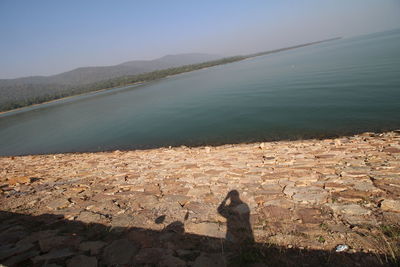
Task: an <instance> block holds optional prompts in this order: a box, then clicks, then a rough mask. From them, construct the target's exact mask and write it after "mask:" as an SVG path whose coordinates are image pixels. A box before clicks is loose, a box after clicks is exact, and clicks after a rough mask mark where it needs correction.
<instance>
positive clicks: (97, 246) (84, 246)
mask: <svg viewBox="0 0 400 267" xmlns="http://www.w3.org/2000/svg"><path fill="white" fill-rule="evenodd" d="M105 245H107V243H106V242H103V241H86V242H82V243H81V244H80V245H79V250H81V251H89V252H90V255H97V254H99V253H100V251H101V249H102V248H103V247H104V246H105Z"/></svg>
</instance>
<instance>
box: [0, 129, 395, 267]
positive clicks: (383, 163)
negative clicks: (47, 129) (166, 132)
mask: <svg viewBox="0 0 400 267" xmlns="http://www.w3.org/2000/svg"><path fill="white" fill-rule="evenodd" d="M0 166H1V168H0V178H1V180H0V203H1V211H0V263H2V264H3V265H5V266H14V265H15V266H59V265H60V266H63V265H67V266H117V265H118V266H125V265H126V266H132V265H133V266H141V265H146V266H153V265H154V266H208V267H210V266H229V265H251V264H253V265H254V266H264V265H263V264H266V265H271V264H272V263H274V264H280V265H297V266H299V265H300V266H301V265H308V266H310V265H320V264H325V265H335V264H338V263H340V264H341V265H349V266H352V265H357V264H358V265H360V266H361V265H362V266H368V265H370V266H375V265H390V264H398V262H399V261H398V260H399V259H398V257H399V244H400V230H399V229H400V228H399V222H400V132H398V131H394V132H388V133H383V134H374V133H365V134H361V135H355V136H351V137H342V138H337V139H325V140H299V141H280V142H266V143H257V144H238V145H224V146H219V147H198V148H188V147H178V148H160V149H151V150H141V151H140V150H139V151H115V152H104V153H72V154H56V155H36V156H21V157H1V158H0ZM229 192H230V193H229ZM243 237H244V238H243ZM341 244H343V245H347V246H345V247H344V250H345V251H344V252H336V251H335V248H336V247H337V246H338V245H341ZM396 258H397V261H396Z"/></svg>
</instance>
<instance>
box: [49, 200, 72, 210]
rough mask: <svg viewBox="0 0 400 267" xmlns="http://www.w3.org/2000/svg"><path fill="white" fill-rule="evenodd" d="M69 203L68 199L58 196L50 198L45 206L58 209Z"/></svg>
mask: <svg viewBox="0 0 400 267" xmlns="http://www.w3.org/2000/svg"><path fill="white" fill-rule="evenodd" d="M70 204H71V203H70V202H69V201H68V199H65V198H59V199H55V200H52V201H51V202H50V203H48V204H47V207H48V208H49V209H53V210H58V209H64V208H66V207H68V206H69V205H70Z"/></svg>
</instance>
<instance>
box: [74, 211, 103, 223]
mask: <svg viewBox="0 0 400 267" xmlns="http://www.w3.org/2000/svg"><path fill="white" fill-rule="evenodd" d="M100 219H101V215H100V214H97V213H93V212H90V211H82V212H81V213H80V214H79V216H78V218H76V220H78V221H81V222H84V223H96V222H98V221H99V220H100Z"/></svg>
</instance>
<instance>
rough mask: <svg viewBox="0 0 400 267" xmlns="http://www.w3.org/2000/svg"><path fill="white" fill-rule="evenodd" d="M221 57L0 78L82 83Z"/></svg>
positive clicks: (179, 57)
mask: <svg viewBox="0 0 400 267" xmlns="http://www.w3.org/2000/svg"><path fill="white" fill-rule="evenodd" d="M219 58H222V56H218V55H210V54H201V53H191V54H179V55H167V56H164V57H161V58H158V59H154V60H134V61H128V62H125V63H122V64H118V65H114V66H98V67H83V68H77V69H74V70H71V71H67V72H63V73H60V74H56V75H52V76H32V77H23V78H17V79H0V87H2V86H15V85H17V86H20V85H24V84H25V85H26V84H60V85H82V84H88V83H94V82H99V81H104V80H108V79H112V78H116V77H121V76H126V75H136V74H141V73H145V72H150V71H155V70H161V69H167V68H173V67H179V66H183V65H190V64H196V63H201V62H206V61H212V60H216V59H219Z"/></svg>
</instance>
